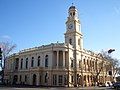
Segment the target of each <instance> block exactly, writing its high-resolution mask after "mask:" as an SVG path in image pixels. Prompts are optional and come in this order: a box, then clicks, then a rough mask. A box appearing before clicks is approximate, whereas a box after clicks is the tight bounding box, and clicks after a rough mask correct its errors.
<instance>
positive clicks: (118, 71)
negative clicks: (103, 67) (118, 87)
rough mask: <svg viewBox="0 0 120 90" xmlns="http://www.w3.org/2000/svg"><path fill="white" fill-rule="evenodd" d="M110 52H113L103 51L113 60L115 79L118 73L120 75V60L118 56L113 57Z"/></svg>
mask: <svg viewBox="0 0 120 90" xmlns="http://www.w3.org/2000/svg"><path fill="white" fill-rule="evenodd" d="M110 54H111V52H110V53H109V52H105V51H102V55H103V57H104V58H106V59H107V60H109V61H110V62H111V66H112V69H113V72H112V75H113V79H114V78H115V76H116V75H117V74H119V75H120V66H119V64H120V62H119V60H118V59H117V58H113V57H112V56H111V55H110Z"/></svg>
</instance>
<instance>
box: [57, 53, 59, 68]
mask: <svg viewBox="0 0 120 90" xmlns="http://www.w3.org/2000/svg"><path fill="white" fill-rule="evenodd" d="M58 63H59V51H57V68H58Z"/></svg>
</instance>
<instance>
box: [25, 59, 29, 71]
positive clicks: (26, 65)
mask: <svg viewBox="0 0 120 90" xmlns="http://www.w3.org/2000/svg"><path fill="white" fill-rule="evenodd" d="M25 67H26V69H27V68H28V58H26V64H25Z"/></svg>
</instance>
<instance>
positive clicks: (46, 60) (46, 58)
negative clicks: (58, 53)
mask: <svg viewBox="0 0 120 90" xmlns="http://www.w3.org/2000/svg"><path fill="white" fill-rule="evenodd" d="M45 67H48V55H46V56H45Z"/></svg>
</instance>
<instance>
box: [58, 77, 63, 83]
mask: <svg viewBox="0 0 120 90" xmlns="http://www.w3.org/2000/svg"><path fill="white" fill-rule="evenodd" d="M58 79H59V80H58V83H59V85H62V82H63V76H62V75H59V77H58Z"/></svg>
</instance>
